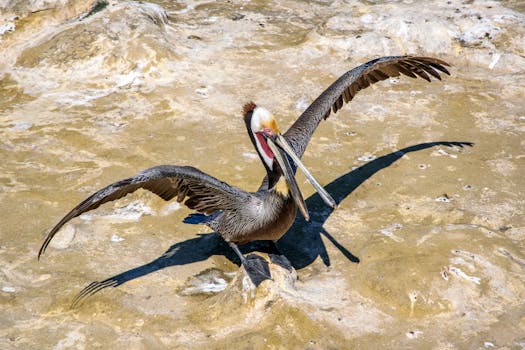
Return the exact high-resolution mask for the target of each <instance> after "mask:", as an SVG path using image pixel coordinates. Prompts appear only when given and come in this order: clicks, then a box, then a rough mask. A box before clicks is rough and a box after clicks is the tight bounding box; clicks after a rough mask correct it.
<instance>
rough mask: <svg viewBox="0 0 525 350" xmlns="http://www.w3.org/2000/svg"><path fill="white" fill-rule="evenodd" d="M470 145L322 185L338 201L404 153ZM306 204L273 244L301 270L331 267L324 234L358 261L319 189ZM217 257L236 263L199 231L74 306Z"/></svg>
mask: <svg viewBox="0 0 525 350" xmlns="http://www.w3.org/2000/svg"><path fill="white" fill-rule="evenodd" d="M473 145H474V144H473V143H472V142H459V141H436V142H427V143H420V144H417V145H413V146H409V147H406V148H403V149H401V150H399V151H396V152H392V153H389V154H387V155H384V156H381V157H378V158H376V159H374V160H372V161H370V162H368V163H366V164H364V165H363V166H361V167H359V168H356V169H354V170H352V171H350V172H348V173H346V174H344V175H342V176H340V177H338V178H337V179H335V180H334V181H332V182H331V183H329V184H328V185H326V186H325V189H326V190H327V191H328V192H329V193H330V194H331V195H332V197H333V198H334V199H335V201H336V203H337V204H338V205H339V204H340V203H341V202H342V201H343V200H344V199H345V198H346V197H347V196H348V195H350V194H351V193H352V192H353V191H354V190H355V189H356V188H357V187H359V186H360V185H361V184H362V183H363V182H364V181H366V180H367V179H369V178H370V177H371V176H372V175H374V174H375V173H377V172H378V171H380V170H381V169H384V168H386V167H388V166H390V165H392V164H393V163H394V162H395V161H397V160H398V159H399V158H401V157H403V155H405V154H406V153H410V152H416V151H421V150H424V149H427V148H431V147H435V146H447V147H460V148H463V147H465V146H469V147H472V146H473ZM306 205H307V207H308V208H309V212H310V222H306V221H304V219H303V218H302V217H299V216H298V217H297V218H296V220H295V222H294V224H293V225H292V227H291V228H290V229H289V230H288V232H287V233H286V234H285V235H284V236H283V237H282V238H281V239H280V240H279V241H278V242H277V248H278V250H279V251H280V252H281V253H282V254H284V255H285V256H286V257H287V258H288V260H289V261H290V262H291V264H292V265H293V267H294V268H296V269H302V268H304V267H306V266H308V265H310V264H311V263H312V262H313V261H314V260H316V259H317V257H320V258H321V259H322V261H323V263H324V264H325V265H326V266H330V256H329V255H328V252H327V249H326V246H325V244H324V242H323V240H322V238H321V236H324V237H326V238H327V239H328V241H330V242H331V243H332V244H333V245H334V246H335V247H336V248H337V249H338V250H339V251H340V252H341V253H342V255H344V256H345V257H346V258H347V259H348V260H349V261H351V262H353V263H359V258H358V257H357V256H355V255H354V254H352V253H351V252H350V251H349V250H348V249H346V248H345V247H344V246H342V245H341V244H340V243H339V242H338V241H337V240H336V239H335V238H334V237H333V236H332V235H331V234H330V233H329V232H327V231H326V230H325V229H324V228H323V224H324V223H325V222H326V220H327V219H328V218H329V217H330V215H331V214H332V212H333V211H334V209H332V208H329V207H327V206H326V204H325V203H324V201H323V199H322V198H321V197H320V196H319V195H318V194H317V193H314V194H313V195H311V196H310V197H309V198H308V199H306ZM275 248H276V247H275V245H273V244H269V243H268V242H266V241H255V242H251V243H248V244H245V245H243V246H242V247H241V251H242V253H243V254H246V253H249V252H253V251H259V252H267V253H273V252H275ZM215 255H222V256H225V257H226V258H227V259H229V260H230V261H232V262H233V263H235V264H237V265H240V260H239V258H238V257H237V255H236V254H235V253H234V252H233V251H232V249H231V248H230V247H229V245H228V244H227V243H226V242H225V241H224V240H223V239H222V238H221V237H220V236H219V235H218V234H217V233H215V232H213V233H207V234H199V235H198V236H197V237H195V238H191V239H188V240H185V241H182V242H178V243H175V244H174V245H172V246H171V247H170V248H169V249H168V250H167V251H166V252H165V253H164V254H162V255H161V256H160V257H158V258H156V259H155V260H153V261H151V262H149V263H147V264H144V265H142V266H138V267H136V268H133V269H131V270H128V271H125V272H122V273H120V274H117V275H115V276H112V277H110V278H108V279H106V280H104V281H100V282H99V281H96V282H92V283H91V284H90V285H88V286H87V287H86V288H84V289H83V290H82V291H81V292H80V293H79V294H78V295H77V297H76V298H75V300H74V301H73V304H72V306H73V307H74V306H76V305H78V304H79V303H80V302H81V301H82V300H83V299H84V298H86V297H89V296H91V295H93V294H95V293H97V292H99V291H101V290H102V289H105V288H108V287H117V286H119V285H121V284H124V283H126V282H128V281H131V280H134V279H136V278H139V277H142V276H145V275H147V274H150V273H152V272H155V271H158V270H161V269H164V268H166V267H169V266H178V265H186V264H191V263H195V262H198V261H204V260H207V259H209V258H210V257H211V256H215Z"/></svg>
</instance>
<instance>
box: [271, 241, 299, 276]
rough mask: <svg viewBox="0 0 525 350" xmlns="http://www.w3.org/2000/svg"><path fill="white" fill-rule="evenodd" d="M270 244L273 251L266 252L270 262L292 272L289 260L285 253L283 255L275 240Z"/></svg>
mask: <svg viewBox="0 0 525 350" xmlns="http://www.w3.org/2000/svg"><path fill="white" fill-rule="evenodd" d="M272 245H273V250H274V253H269V254H268V257H269V258H270V261H271V262H272V263H274V264H276V265H279V266H280V267H282V268H283V269H286V270H288V271H290V272H292V271H293V265H292V263H291V262H290V260H288V258H287V257H286V255H284V254H283V253H282V252H281V250H280V249H279V247H278V246H277V241H272Z"/></svg>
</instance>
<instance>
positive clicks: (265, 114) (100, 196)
mask: <svg viewBox="0 0 525 350" xmlns="http://www.w3.org/2000/svg"><path fill="white" fill-rule="evenodd" d="M445 66H448V64H447V63H446V62H444V61H442V60H439V59H435V58H430V57H414V56H390V57H382V58H378V59H375V60H372V61H369V62H367V63H365V64H362V65H360V66H358V67H356V68H354V69H352V70H350V71H348V72H347V73H345V74H344V75H342V76H341V77H340V78H339V79H337V80H336V81H335V82H334V83H333V84H332V85H330V87H328V89H326V90H325V91H324V92H323V93H322V94H321V95H320V96H319V97H318V98H317V99H315V101H314V102H313V103H312V104H311V105H310V106H309V107H308V108H307V109H306V110H305V111H304V112H303V113H302V114H301V116H300V117H299V118H298V119H297V120H296V121H295V123H294V124H293V125H292V126H291V127H290V128H289V129H288V130H287V131H286V132H285V133H284V134H281V133H280V131H279V128H278V127H277V122H276V119H275V117H274V116H273V115H272V114H271V113H270V112H269V111H267V110H266V109H264V108H262V107H259V106H257V105H255V104H254V103H253V102H250V103H247V104H246V105H245V106H244V108H243V116H244V122H245V124H246V128H247V131H248V135H249V137H250V139H251V141H252V143H253V145H254V147H255V149H256V150H257V153H258V155H259V157H260V159H261V161H262V163H263V165H264V167H265V169H266V176H265V178H264V179H263V181H262V184H261V186H260V187H259V189H258V190H257V191H256V192H247V191H244V190H242V189H239V188H237V187H235V186H231V185H228V184H227V183H225V182H222V181H220V180H218V179H216V178H214V177H212V176H210V175H208V174H206V173H204V172H202V171H200V170H198V169H196V168H194V167H191V166H176V165H160V166H155V167H152V168H149V169H146V170H143V171H142V172H140V173H138V174H137V175H135V176H133V177H130V178H127V179H124V180H120V181H118V182H115V183H113V184H111V185H109V186H107V187H105V188H103V189H101V190H99V191H97V192H96V193H94V194H92V195H91V196H89V197H88V198H87V199H85V200H84V201H82V202H81V203H80V204H79V205H77V206H76V207H75V208H74V209H73V210H71V211H70V212H69V213H68V214H67V215H66V216H65V217H64V218H62V219H61V220H60V221H59V222H58V224H56V225H55V226H54V227H53V228H52V229H51V230H50V231H49V233H48V235H47V237H46V239H45V241H44V243H43V244H42V246H41V248H40V250H39V252H38V257H39V258H40V256H41V255H42V254H43V253H44V251H45V250H46V248H47V246H48V245H49V243H50V241H51V239H52V238H53V237H54V236H55V234H56V233H57V232H58V231H59V230H60V228H61V227H62V226H63V225H64V224H65V223H67V222H68V221H70V220H71V219H73V218H74V217H76V216H79V215H81V214H82V213H84V212H87V211H90V210H93V209H96V208H98V207H99V206H100V205H102V204H104V203H106V202H109V201H113V200H117V199H119V198H122V197H124V196H126V195H127V194H129V193H132V192H134V191H136V190H137V189H139V188H143V189H146V190H148V191H151V192H153V193H155V194H156V195H158V196H160V197H161V198H163V199H164V200H166V201H168V200H172V199H173V198H176V200H177V201H178V202H184V204H185V205H186V206H187V207H188V208H190V209H192V210H194V211H195V212H196V213H192V214H190V215H189V216H188V217H186V218H185V219H184V222H185V223H189V224H204V225H207V226H209V227H210V228H211V229H212V230H214V231H215V232H217V233H218V234H220V235H221V236H222V238H224V240H225V241H227V242H228V243H229V244H230V246H231V247H232V248H233V249H234V251H235V252H236V253H237V255H238V256H239V258H240V259H241V263H242V264H243V265H244V266H245V268H246V267H248V268H250V267H252V268H253V266H251V264H253V262H252V261H248V260H249V259H246V258H245V257H244V256H243V255H242V254H241V252H240V250H239V249H238V247H237V245H238V244H245V243H248V242H251V241H254V240H272V241H276V240H278V239H279V238H281V237H282V236H283V235H284V234H285V233H286V231H287V230H288V229H289V228H290V226H291V225H292V223H293V222H294V220H295V218H296V215H297V211H300V212H301V214H302V215H303V216H304V218H305V219H306V220H308V218H309V215H308V210H307V208H306V204H305V202H304V199H303V197H302V194H301V192H300V190H299V187H298V185H297V183H296V181H295V172H296V167H299V168H301V170H302V171H303V172H304V173H305V175H306V177H307V178H308V180H309V181H310V183H311V184H312V185H313V186H314V187H315V189H316V190H317V191H318V192H319V194H320V195H321V197H322V198H323V199H324V201H325V202H326V204H327V205H329V206H331V207H335V205H336V203H335V201H334V200H333V199H332V198H331V197H330V195H329V194H328V193H327V192H326V191H325V190H324V189H323V188H322V186H321V185H320V184H319V183H318V182H317V181H316V180H315V178H314V177H313V176H312V175H311V174H310V173H309V171H308V169H306V167H305V166H304V164H302V162H301V161H300V158H301V157H302V155H303V154H304V151H305V149H306V146H307V144H308V142H309V141H310V138H311V136H312V134H313V132H314V131H315V129H316V128H317V126H318V124H319V123H320V122H321V120H323V119H326V118H328V116H329V115H330V113H331V112H333V113H336V112H337V111H338V110H339V109H341V108H342V106H343V104H344V103H345V102H346V103H348V102H350V101H351V100H352V99H353V97H354V96H355V94H356V93H357V92H358V91H359V90H361V89H364V88H366V87H368V86H369V85H371V84H374V83H376V82H378V81H381V80H385V79H387V78H390V77H397V76H399V75H400V74H403V75H406V76H409V77H411V78H417V77H421V78H423V79H425V80H427V81H431V77H433V78H436V79H438V80H441V77H440V73H445V74H449V72H448V71H447V69H446V68H445ZM247 270H248V269H247ZM252 270H255V273H257V271H259V272H261V270H260V269H259V267H258V266H256V267H255V268H254V269H252ZM268 272H269V271H268ZM261 273H263V274H264V272H261Z"/></svg>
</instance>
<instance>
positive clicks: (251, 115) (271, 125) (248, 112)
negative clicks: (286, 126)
mask: <svg viewBox="0 0 525 350" xmlns="http://www.w3.org/2000/svg"><path fill="white" fill-rule="evenodd" d="M243 113H244V122H245V123H246V127H247V128H248V132H249V133H250V138H251V139H252V142H253V144H254V146H255V148H256V149H257V152H258V153H259V156H260V157H261V160H262V161H263V163H264V165H265V167H266V169H267V170H268V171H278V169H277V168H276V167H275V166H274V163H275V161H276V159H275V154H274V153H273V151H272V149H271V148H270V146H269V145H268V140H271V139H274V138H275V137H276V136H277V135H279V134H280V133H279V128H278V127H277V121H276V120H275V117H274V116H273V115H272V114H271V113H270V112H269V111H268V110H266V109H264V108H262V107H259V106H257V105H255V103H253V102H250V103H247V104H245V105H244V108H243Z"/></svg>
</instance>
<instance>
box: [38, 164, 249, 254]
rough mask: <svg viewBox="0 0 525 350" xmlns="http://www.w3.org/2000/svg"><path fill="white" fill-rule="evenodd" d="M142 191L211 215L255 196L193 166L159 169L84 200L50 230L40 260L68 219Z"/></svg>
mask: <svg viewBox="0 0 525 350" xmlns="http://www.w3.org/2000/svg"><path fill="white" fill-rule="evenodd" d="M139 188H143V189H146V190H148V191H150V192H153V193H155V194H156V195H158V196H159V197H161V198H162V199H164V200H166V201H169V200H171V199H173V198H176V199H177V201H178V202H182V201H184V199H185V198H188V199H187V200H186V201H185V202H184V204H185V205H186V206H187V207H189V208H190V209H194V210H196V211H198V212H201V213H204V214H211V213H213V212H215V211H217V210H234V209H236V208H240V207H242V206H243V205H245V204H246V202H247V201H248V200H249V199H250V196H252V195H251V194H250V193H248V192H245V191H243V190H241V189H239V188H236V187H233V186H230V185H228V184H226V183H224V182H222V181H220V180H217V179H216V178H214V177H212V176H210V175H208V174H206V173H203V172H202V171H200V170H199V169H196V168H193V167H189V166H175V165H160V166H156V167H153V168H149V169H146V170H144V171H142V172H140V173H138V174H137V175H135V176H133V177H130V178H128V179H124V180H120V181H117V182H115V183H113V184H111V185H109V186H107V187H104V188H103V189H101V190H99V191H97V192H95V193H94V194H92V195H91V196H89V197H88V198H86V199H85V200H83V201H82V202H81V203H80V204H78V205H77V206H76V207H75V208H73V209H72V210H71V211H70V212H69V213H68V214H66V216H64V217H63V218H62V219H61V220H60V221H59V222H58V224H56V225H55V227H53V228H52V229H51V230H50V231H49V233H48V234H47V237H46V239H45V240H44V243H43V244H42V247H40V250H39V251H38V257H39V258H40V255H42V254H43V253H44V252H45V250H46V248H47V246H48V245H49V243H50V242H51V239H53V237H54V236H55V234H56V233H57V232H58V231H59V230H60V228H61V227H62V226H64V224H66V223H67V222H68V221H69V220H71V219H73V218H75V217H77V216H79V215H81V214H83V213H85V212H87V211H90V210H93V209H96V208H98V207H99V206H101V205H102V204H104V203H107V202H110V201H114V200H117V199H119V198H122V197H125V196H126V195H128V194H130V193H132V192H135V191H136V190H138V189H139Z"/></svg>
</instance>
